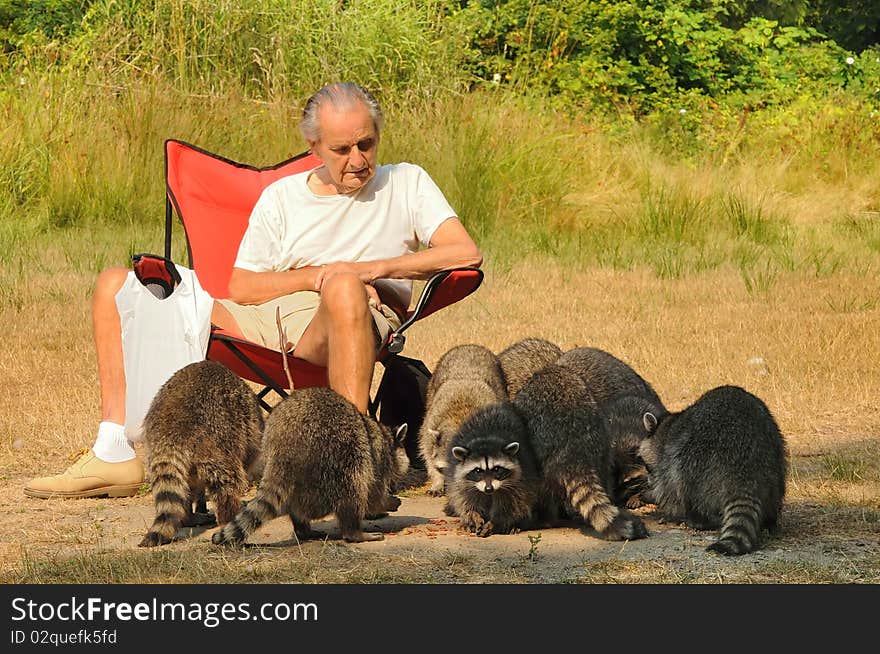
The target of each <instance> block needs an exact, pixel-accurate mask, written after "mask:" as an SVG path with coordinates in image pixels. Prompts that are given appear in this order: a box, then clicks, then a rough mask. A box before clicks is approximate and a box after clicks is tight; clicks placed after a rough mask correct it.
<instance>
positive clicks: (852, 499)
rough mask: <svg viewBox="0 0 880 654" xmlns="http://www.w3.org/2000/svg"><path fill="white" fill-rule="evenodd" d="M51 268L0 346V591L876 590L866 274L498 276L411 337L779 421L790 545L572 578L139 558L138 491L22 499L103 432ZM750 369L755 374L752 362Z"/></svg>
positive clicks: (253, 559)
mask: <svg viewBox="0 0 880 654" xmlns="http://www.w3.org/2000/svg"><path fill="white" fill-rule="evenodd" d="M42 256H43V257H44V259H41V260H38V261H36V262H35V264H34V266H33V272H32V273H30V274H28V275H27V281H21V282H19V283H18V284H17V286H16V288H15V292H17V293H19V294H20V295H21V299H22V300H23V306H26V307H27V308H28V310H27V311H26V312H25V311H23V310H22V311H18V310H16V308H15V306H13V305H11V304H9V303H7V304H4V305H3V309H2V315H0V319H2V321H3V323H4V325H5V326H6V331H7V334H8V337H7V341H6V342H7V346H6V347H5V348H4V349H3V350H2V352H0V378H2V383H3V387H4V393H3V394H2V395H0V497H2V499H3V504H4V506H6V507H9V509H8V510H7V511H6V512H5V513H4V514H3V515H2V517H0V533H3V534H4V536H3V539H2V542H0V569H2V570H3V571H4V572H3V576H2V579H0V580H2V581H6V582H10V581H11V582H40V583H43V582H85V581H88V582H105V581H106V582H163V583H168V582H214V581H219V582H266V581H271V582H280V581H293V582H312V583H327V582H343V583H355V582H357V583H360V582H366V583H375V582H392V583H421V582H458V583H461V582H478V581H495V582H543V581H568V582H602V583H604V582H615V583H631V582H635V583H642V582H652V583H692V582H696V583H717V582H722V583H727V582H737V583H739V582H742V583H752V582H768V581H772V582H790V583H801V582H811V583H815V582H846V583H850V582H852V583H862V582H872V583H877V582H880V555H878V552H880V543H878V538H877V533H878V531H880V530H878V525H880V432H878V425H880V399H878V398H880V374H878V373H877V369H876V366H877V361H878V360H880V308H878V307H877V305H876V304H871V303H868V304H865V303H864V302H862V301H863V300H868V299H870V298H874V297H876V294H877V284H876V281H875V280H873V279H872V278H865V277H859V276H855V275H849V274H847V273H837V274H834V275H831V276H828V277H825V278H821V279H820V278H816V277H815V276H812V275H806V274H799V273H791V274H790V276H786V275H782V276H780V277H779V278H778V279H777V282H776V283H775V284H774V285H773V286H772V288H770V289H769V290H767V291H766V292H765V293H761V294H754V293H753V294H749V293H748V292H747V291H746V290H745V288H744V286H743V282H742V280H741V278H740V275H739V273H738V272H737V271H736V270H734V269H729V270H727V269H722V270H718V271H714V272H712V273H705V274H703V275H699V276H693V277H689V278H684V279H679V280H671V281H670V280H659V279H657V278H655V277H654V276H653V275H652V274H651V273H649V272H639V271H636V272H613V271H606V270H589V271H572V270H570V269H568V268H566V267H564V266H560V265H558V264H554V263H553V262H550V261H545V260H530V261H522V262H520V263H519V264H517V265H514V266H513V267H512V268H511V269H509V270H506V271H500V270H496V269H495V268H493V266H492V263H491V261H490V262H489V263H488V270H487V278H486V282H485V284H484V286H483V287H482V288H481V289H480V290H479V291H478V292H477V293H476V294H475V295H474V296H472V297H471V298H469V299H467V300H466V301H464V302H462V303H460V304H458V305H455V306H453V307H450V308H448V309H446V310H444V311H443V312H442V313H441V314H438V315H437V316H434V317H431V318H428V319H427V320H425V321H424V322H423V323H420V324H418V325H416V326H415V327H413V328H412V330H411V331H410V333H409V339H408V344H407V350H406V354H408V355H409V356H415V357H418V358H421V359H423V360H424V361H425V363H426V364H427V365H428V366H429V367H431V368H432V367H433V366H434V364H435V363H436V361H437V359H438V358H439V357H440V355H442V354H443V352H445V351H446V350H447V349H448V348H450V347H452V346H454V345H456V344H459V343H462V342H479V343H483V344H485V345H487V346H489V347H491V348H493V349H495V350H500V349H501V348H503V347H505V346H506V345H508V344H509V343H511V342H513V341H514V340H516V339H518V338H521V337H523V336H527V335H538V336H543V337H546V338H549V339H551V340H554V341H556V342H557V343H559V344H560V345H561V346H562V347H563V348H570V347H575V346H581V345H591V346H597V347H601V348H603V349H606V350H608V351H610V352H612V353H614V354H616V355H617V356H619V357H621V358H623V359H625V360H626V361H628V362H629V363H630V364H631V365H633V366H634V367H635V368H636V369H637V370H638V371H639V372H640V373H641V374H642V375H643V376H644V377H645V378H646V379H648V380H649V381H650V382H651V383H652V384H653V385H654V387H655V388H656V389H657V391H658V392H659V394H660V395H661V397H662V398H663V399H664V401H665V402H666V403H667V405H668V406H669V407H670V408H671V409H680V408H683V407H684V406H686V405H687V404H688V403H690V402H692V401H693V400H695V399H696V398H697V397H698V396H699V395H700V394H701V393H703V392H704V391H706V390H708V389H709V388H712V387H714V386H717V385H719V384H726V383H729V384H737V385H741V386H743V387H745V388H746V389H748V390H749V391H751V392H753V393H755V394H757V395H758V396H760V397H761V398H763V399H764V400H765V402H766V403H767V404H768V406H769V407H770V408H771V410H772V411H773V413H774V414H775V416H776V417H777V419H778V421H779V424H780V426H781V428H782V431H783V433H784V434H785V435H786V437H787V440H788V443H789V446H790V450H791V454H792V465H791V471H790V478H789V493H788V496H787V508H786V511H785V513H784V516H785V517H784V520H783V523H782V530H781V533H780V534H779V536H778V537H777V539H774V541H773V542H772V544H770V545H769V546H768V549H767V551H766V552H765V551H763V550H762V552H759V553H757V554H755V555H751V556H749V557H743V558H742V559H740V560H738V561H727V560H724V561H721V560H719V559H707V558H706V557H704V556H702V551H701V550H702V547H703V546H705V542H704V537H703V536H701V535H699V534H693V533H690V534H689V533H685V534H684V536H682V538H684V541H683V543H682V544H681V545H680V547H684V548H686V549H685V551H684V552H682V551H681V550H680V549H679V546H676V547H674V548H670V549H668V550H666V549H662V548H660V549H659V550H658V549H657V548H655V550H653V551H654V552H655V553H656V556H654V557H653V558H650V559H646V558H645V557H644V556H635V555H632V554H631V552H630V554H627V553H626V551H625V550H621V552H622V553H619V552H618V551H617V550H616V549H614V550H610V552H612V554H608V555H607V556H606V555H603V557H604V558H601V559H598V560H597V559H596V558H595V557H587V556H586V555H585V554H583V553H580V551H579V549H578V548H577V547H575V548H574V549H573V550H572V551H571V552H567V553H566V554H565V556H567V557H569V558H567V559H565V561H566V562H565V564H564V565H563V564H562V563H560V561H561V560H562V559H558V558H557V557H561V556H562V553H560V552H557V551H554V548H553V546H552V545H551V544H549V543H547V542H546V540H545V542H544V543H538V544H537V546H536V547H535V548H534V550H535V552H534V553H535V554H536V555H535V556H533V557H529V556H528V555H527V551H528V549H529V548H528V543H525V545H526V547H525V549H523V548H522V547H520V550H519V553H518V554H516V555H515V556H513V558H510V557H507V558H505V557H493V556H485V557H484V556H482V555H479V556H478V555H474V554H466V553H460V554H456V553H455V550H454V549H452V550H450V551H447V552H444V553H439V554H438V553H437V552H436V551H435V550H432V549H425V550H419V549H418V548H414V549H413V550H412V551H410V552H409V553H408V554H405V555H404V554H399V553H398V554H393V555H392V554H382V553H379V554H373V553H369V552H370V550H369V549H361V548H350V547H347V546H344V545H342V544H340V543H337V542H328V543H308V544H306V546H304V547H303V548H302V549H300V548H297V547H290V548H281V549H274V550H267V549H263V548H255V549H253V550H246V551H244V552H241V553H237V552H219V551H216V550H215V549H213V548H211V547H210V546H209V545H207V544H206V543H204V542H203V541H202V542H193V543H185V544H178V545H174V546H171V547H169V548H167V549H163V550H162V551H159V552H144V551H139V550H137V549H136V548H135V547H134V546H133V545H134V543H136V542H137V538H138V536H139V535H140V534H142V533H143V531H144V530H145V528H146V526H147V522H148V521H149V520H150V518H151V510H152V509H151V506H150V498H149V496H148V495H147V496H142V497H136V498H131V499H125V500H86V501H68V502H65V501H60V500H59V501H40V500H32V499H25V498H24V497H23V496H22V494H21V487H22V485H23V484H24V483H25V481H26V480H27V479H28V478H29V477H30V476H33V475H37V474H47V473H51V472H55V471H60V470H61V469H63V468H64V467H65V466H66V465H67V456H68V455H69V454H70V453H71V452H73V451H75V450H77V449H79V448H81V447H84V446H88V445H89V444H90V443H91V441H92V438H93V432H94V430H95V426H96V423H97V421H98V418H99V414H98V387H97V383H96V381H95V361H94V354H93V348H92V343H91V326H90V317H89V303H88V297H89V294H90V289H91V284H92V277H93V275H92V272H91V271H90V270H81V271H75V270H73V269H72V267H71V266H70V265H68V264H65V263H60V264H59V263H58V262H57V261H58V260H57V252H54V253H53V252H51V251H50V252H48V253H46V254H44V255H42ZM5 272H6V271H4V274H5ZM850 300H851V301H850ZM757 358H760V359H762V360H763V364H756V363H750V361H753V360H754V359H757ZM413 492H414V493H415V494H416V495H419V494H424V490H423V489H416V490H415V491H413ZM701 539H702V540H701ZM522 540H524V539H522ZM488 542H490V543H491V542H492V539H490V540H489V541H488ZM499 542H500V541H499ZM579 542H580V541H579ZM658 542H659V543H662V542H663V541H658ZM691 544H693V547H694V548H696V549H695V550H694V551H695V552H697V553H699V556H696V555H695V554H693V553H688V548H690V547H691ZM378 551H379V550H374V552H378ZM572 557H573V558H572ZM563 558H564V557H563Z"/></svg>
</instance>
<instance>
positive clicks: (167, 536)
mask: <svg viewBox="0 0 880 654" xmlns="http://www.w3.org/2000/svg"><path fill="white" fill-rule="evenodd" d="M151 468H152V476H153V500H154V502H155V503H156V519H155V520H154V521H153V525H152V526H151V527H150V529H149V530H148V531H147V534H146V536H144V539H143V540H142V541H141V542H140V544H139V547H156V546H157V545H165V544H166V543H170V542H171V541H172V540H173V539H174V534H175V533H177V530H178V529H179V528H180V526H181V525H182V524H183V521H184V520H185V519H186V517H187V516H188V515H189V514H190V511H191V510H192V498H191V497H190V488H189V475H188V472H187V469H186V466H184V465H183V463H182V462H181V461H179V460H167V461H157V460H156V459H153V460H152V462H151Z"/></svg>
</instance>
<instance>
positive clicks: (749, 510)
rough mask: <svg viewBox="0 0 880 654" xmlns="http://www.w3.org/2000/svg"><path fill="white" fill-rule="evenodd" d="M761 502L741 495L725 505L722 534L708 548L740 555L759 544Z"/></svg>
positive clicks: (725, 553)
mask: <svg viewBox="0 0 880 654" xmlns="http://www.w3.org/2000/svg"><path fill="white" fill-rule="evenodd" d="M760 524H761V503H760V502H759V501H758V500H756V499H755V498H754V497H751V496H744V497H739V498H737V499H735V500H733V501H732V502H728V503H727V505H726V506H725V507H724V516H723V519H722V521H721V535H720V536H719V537H718V540H717V541H715V542H714V543H712V544H711V545H709V547H707V548H706V551H708V552H718V553H719V554H724V555H725V556H738V555H740V554H746V553H748V552H751V551H752V550H754V549H755V548H756V547H757V546H758V536H759V534H760V532H761V529H760Z"/></svg>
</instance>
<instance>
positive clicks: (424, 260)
mask: <svg viewBox="0 0 880 654" xmlns="http://www.w3.org/2000/svg"><path fill="white" fill-rule="evenodd" d="M429 245H430V247H428V248H427V249H425V250H421V251H419V252H412V253H410V254H403V255H401V256H399V257H394V258H392V259H378V260H376V261H362V262H359V263H345V262H340V263H331V264H328V265H326V266H322V267H321V268H320V271H319V273H318V276H317V278H316V280H315V289H316V290H320V288H321V284H322V283H323V281H324V280H325V279H327V278H328V277H330V276H331V275H334V274H336V273H339V272H352V273H355V274H356V275H358V277H360V278H361V280H362V281H363V282H364V283H367V284H369V283H371V282H374V281H376V280H377V279H428V278H429V277H431V275H433V274H435V273H438V272H440V271H441V270H450V269H451V268H464V267H468V266H472V267H475V268H479V267H480V266H481V265H482V264H483V254H482V252H480V249H479V248H478V247H477V244H476V243H474V241H473V239H472V238H471V237H470V234H468V233H467V230H466V229H465V228H464V225H462V224H461V221H460V220H459V219H458V218H448V219H447V220H444V221H443V222H442V223H441V224H440V226H439V227H438V228H437V229H436V230H435V231H434V235H433V236H431V242H430V244H429Z"/></svg>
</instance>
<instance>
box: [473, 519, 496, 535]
mask: <svg viewBox="0 0 880 654" xmlns="http://www.w3.org/2000/svg"><path fill="white" fill-rule="evenodd" d="M494 529H495V525H493V524H492V521H491V520H487V521H486V522H484V523H483V524H482V525H480V526H479V527H477V529H475V530H474V533H476V534H477V536H479V537H480V538H487V537H489V536H491V535H492V532H493V530H494Z"/></svg>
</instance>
